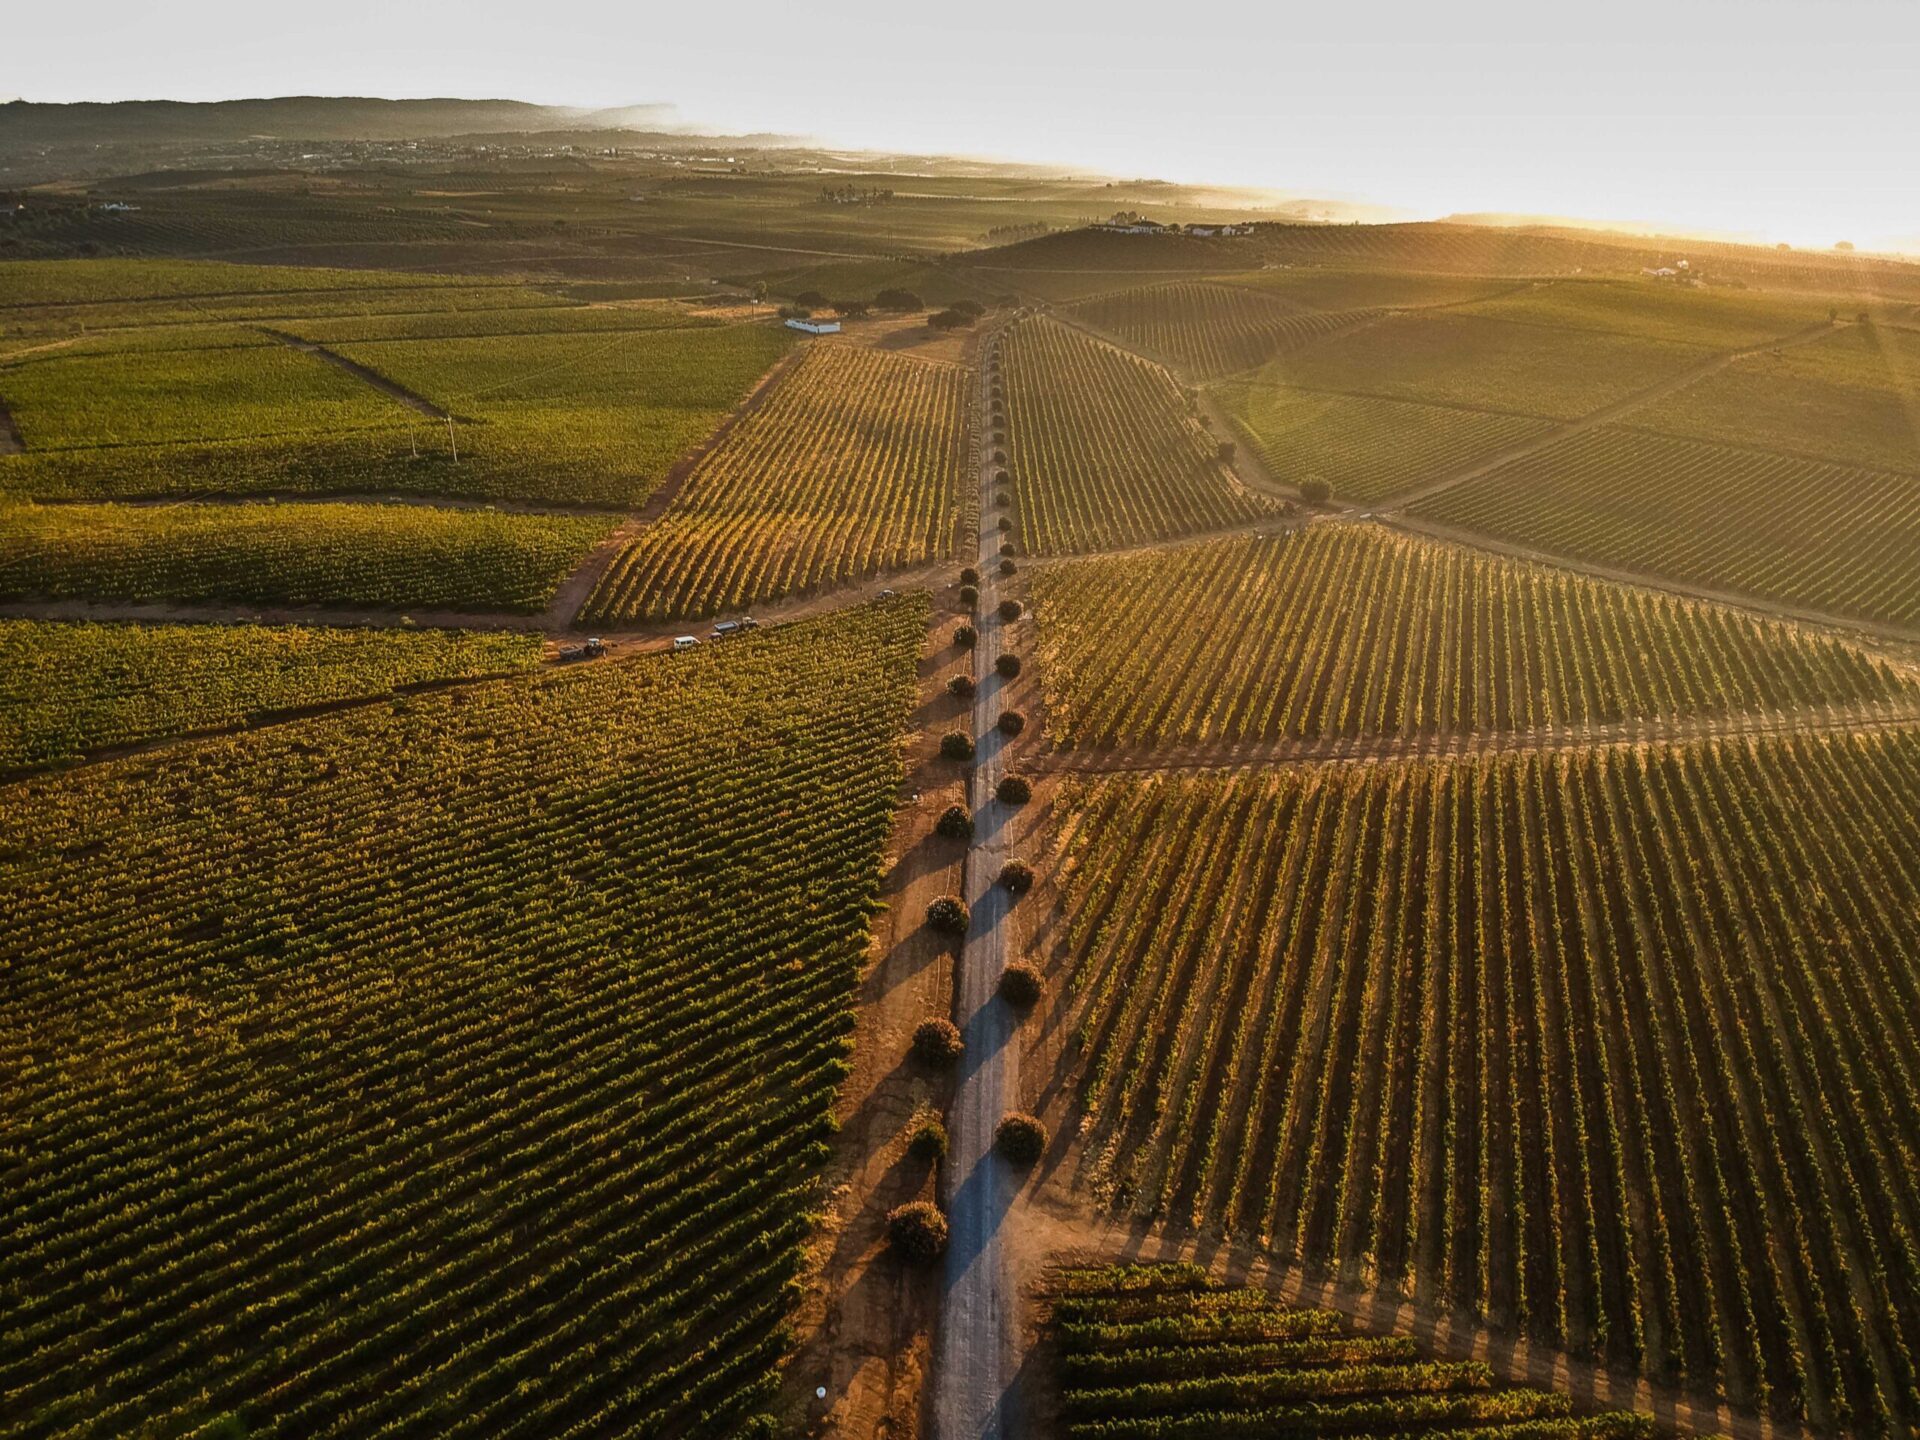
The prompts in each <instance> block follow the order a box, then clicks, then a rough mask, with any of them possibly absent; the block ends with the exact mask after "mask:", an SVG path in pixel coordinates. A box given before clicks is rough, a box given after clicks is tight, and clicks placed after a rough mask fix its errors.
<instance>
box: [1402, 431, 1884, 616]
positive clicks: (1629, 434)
mask: <svg viewBox="0 0 1920 1440" xmlns="http://www.w3.org/2000/svg"><path fill="white" fill-rule="evenodd" d="M1412 513H1413V514H1415V515H1420V516H1427V517H1430V518H1432V519H1434V520H1438V521H1441V522H1443V523H1445V524H1448V525H1456V526H1460V527H1462V528H1465V529H1470V530H1477V531H1480V532H1482V533H1484V534H1488V535H1493V536H1497V537H1499V538H1500V539H1503V540H1509V541H1512V542H1514V543H1516V544H1520V545H1525V546H1529V547H1532V548H1536V549H1540V550H1545V551H1550V552H1553V553H1557V554H1560V555H1566V556H1569V557H1571V558H1574V559H1579V560H1590V561H1595V562H1598V563H1600V564H1603V565H1610V566H1617V567H1620V568H1622V569H1629V570H1640V571H1646V572H1648V573H1651V574H1654V575H1660V576H1666V577H1669V578H1672V579H1674V580H1678V581H1683V582H1686V583H1689V584H1694V585H1704V586H1708V587H1711V588H1715V589H1721V590H1728V591H1737V592H1740V593H1743V594H1747V595H1752V596H1755V597H1758V598H1761V599H1766V600H1777V601H1780V602H1783V603H1785V604H1788V605H1792V606H1797V607H1799V608H1802V609H1806V610H1813V611H1818V612H1822V613H1825V614H1832V615H1841V616H1849V617H1856V618H1858V619H1862V620H1873V621H1880V622H1883V623H1885V624H1889V625H1897V626H1902V627H1906V628H1909V629H1912V628H1915V627H1920V567H1916V566H1915V564H1914V556H1915V555H1920V476H1911V475H1896V474H1888V473H1885V472H1877V471H1871V470H1854V469H1849V468H1847V467H1845V466H1841V465H1831V464H1826V463H1824V462H1821V461H1815V460H1800V459H1795V458H1793V457H1791V456H1786V455H1773V454H1768V453H1767V452H1765V451H1761V450H1748V449H1736V448H1734V447H1732V446H1728V445H1713V444H1706V443H1703V442H1701V441H1696V440H1677V439H1672V438H1669V437H1667V436H1663V435H1654V434H1649V433H1647V432H1646V431H1641V430H1632V429H1627V428H1625V427H1622V426H1601V427H1599V428H1597V429H1594V430H1590V431H1587V432H1586V433H1585V434H1581V435H1574V436H1571V437H1569V438H1568V439H1566V440H1563V441H1561V442H1560V443H1559V444H1557V445H1553V446H1551V447H1549V448H1548V449H1545V450H1541V451H1538V452H1536V453H1535V454H1532V455H1529V456H1526V457H1525V458H1523V459H1520V460H1516V461H1514V462H1513V463H1511V464H1508V465H1504V466H1502V467H1500V468H1499V469H1498V470H1495V471H1493V472H1492V473H1490V474H1487V475H1484V476H1482V477H1481V478H1479V479H1478V480H1473V481H1469V482H1468V483H1466V484H1464V485H1460V486H1457V487H1455V488H1453V489H1450V490H1445V491H1442V492H1441V493H1439V494H1437V495H1434V496H1431V497H1429V498H1428V499H1426V500H1423V501H1420V502H1419V503H1417V504H1415V505H1414V506H1413V507H1412Z"/></svg>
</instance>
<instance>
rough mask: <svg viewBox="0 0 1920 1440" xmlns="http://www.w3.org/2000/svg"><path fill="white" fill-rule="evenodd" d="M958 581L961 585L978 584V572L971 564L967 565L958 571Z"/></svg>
mask: <svg viewBox="0 0 1920 1440" xmlns="http://www.w3.org/2000/svg"><path fill="white" fill-rule="evenodd" d="M960 583H961V584H962V585H978V584H979V583H980V572H979V571H978V570H976V569H974V568H973V566H971V565H969V566H967V568H966V569H964V570H962V571H961V572H960Z"/></svg>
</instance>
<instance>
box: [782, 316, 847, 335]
mask: <svg viewBox="0 0 1920 1440" xmlns="http://www.w3.org/2000/svg"><path fill="white" fill-rule="evenodd" d="M787 328H788V329H789V330H804V331H806V333H807V334H809V335H838V334H839V333H840V322H839V321H838V320H800V319H793V320H789V321H787Z"/></svg>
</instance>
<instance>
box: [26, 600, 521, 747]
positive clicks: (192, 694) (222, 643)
mask: <svg viewBox="0 0 1920 1440" xmlns="http://www.w3.org/2000/svg"><path fill="white" fill-rule="evenodd" d="M539 659H540V639H539V637H538V636H535V635H515V634H505V633H493V634H483V633H476V632H472V631H459V630H318V629H311V628H307V627H302V626H271V627H266V626H261V627H255V626H248V627H244V628H242V627H237V626H227V625H93V624H84V623H83V624H65V623H59V622H53V623H42V622H39V621H34V620H0V771H6V770H13V769H17V768H19V767H22V766H27V765H42V764H46V763H48V762H51V761H56V760H70V759H73V758H75V757H76V756H79V755H82V754H84V753H86V752H87V751H89V750H95V749H99V748H101V747H103V746H109V745H125V744H131V743H136V742H139V741H143V740H150V739H153V738H155V737H158V736H163V735H177V734H181V733H184V732H187V731H192V730H200V729H207V728H212V727H216V726H223V725H234V724H238V723H240V722H242V721H245V720H246V719H247V718H248V717H250V716H253V715H257V714H260V713H262V712H265V711H273V710H285V709H291V708H296V707H301V706H307V705H317V704H325V703H327V702H329V701H334V700H344V699H350V698H352V697H354V696H359V695H377V694H380V693H382V692H384V691H387V690H392V689H394V688H396V687H399V686H405V685H418V684H422V683H425V682H430V681H434V680H443V679H452V678H455V677H460V676H472V675H490V674H503V673H505V672H507V671H512V670H523V669H526V668H527V667H529V666H531V665H534V664H536V663H537V662H538V661H539Z"/></svg>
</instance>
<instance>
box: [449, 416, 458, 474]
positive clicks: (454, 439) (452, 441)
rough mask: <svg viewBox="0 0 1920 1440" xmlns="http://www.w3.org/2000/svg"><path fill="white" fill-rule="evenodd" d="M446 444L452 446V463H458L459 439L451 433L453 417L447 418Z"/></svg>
mask: <svg viewBox="0 0 1920 1440" xmlns="http://www.w3.org/2000/svg"><path fill="white" fill-rule="evenodd" d="M447 443H448V444H449V445H451V446H453V463H454V464H456V465H458V464H459V463H460V437H459V436H458V435H456V434H454V432H453V416H451V415H449V416H447Z"/></svg>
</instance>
